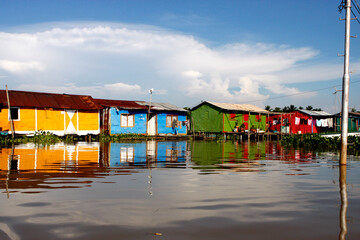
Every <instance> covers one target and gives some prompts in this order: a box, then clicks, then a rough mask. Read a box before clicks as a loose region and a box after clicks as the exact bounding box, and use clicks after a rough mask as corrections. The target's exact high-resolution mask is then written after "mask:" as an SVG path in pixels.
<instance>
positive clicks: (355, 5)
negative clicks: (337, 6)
mask: <svg viewBox="0 0 360 240" xmlns="http://www.w3.org/2000/svg"><path fill="white" fill-rule="evenodd" d="M351 2H352V4H353V6H354V8H355V9H356V11H357V12H358V13H359V14H360V7H359V4H358V3H357V1H356V0H351ZM351 13H352V14H353V15H354V17H355V19H356V21H357V22H358V23H359V24H360V21H359V19H358V18H357V16H356V14H355V13H354V11H353V10H352V9H351Z"/></svg>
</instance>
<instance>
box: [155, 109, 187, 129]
mask: <svg viewBox="0 0 360 240" xmlns="http://www.w3.org/2000/svg"><path fill="white" fill-rule="evenodd" d="M167 115H177V116H178V121H185V120H186V113H179V112H166V113H158V114H157V124H158V134H174V131H173V129H172V128H171V127H166V116H167ZM176 130H177V133H178V134H186V132H187V131H186V126H181V127H178V128H176Z"/></svg>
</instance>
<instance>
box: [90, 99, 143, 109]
mask: <svg viewBox="0 0 360 240" xmlns="http://www.w3.org/2000/svg"><path fill="white" fill-rule="evenodd" d="M94 101H95V102H96V103H97V104H99V105H101V106H104V107H115V108H119V109H144V110H147V109H148V107H146V106H144V105H140V104H138V103H137V102H136V101H128V100H110V99H94Z"/></svg>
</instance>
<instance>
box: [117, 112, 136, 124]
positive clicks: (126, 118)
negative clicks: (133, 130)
mask: <svg viewBox="0 0 360 240" xmlns="http://www.w3.org/2000/svg"><path fill="white" fill-rule="evenodd" d="M120 122H121V127H134V126H135V116H134V114H121V117H120Z"/></svg>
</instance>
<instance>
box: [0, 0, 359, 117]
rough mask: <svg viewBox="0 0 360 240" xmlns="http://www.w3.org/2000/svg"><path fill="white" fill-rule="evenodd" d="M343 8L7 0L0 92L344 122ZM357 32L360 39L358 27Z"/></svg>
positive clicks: (354, 48)
mask: <svg viewBox="0 0 360 240" xmlns="http://www.w3.org/2000/svg"><path fill="white" fill-rule="evenodd" d="M339 3H340V0H339V1H336V0H334V1H328V0H312V1H310V0H302V1H289V0H287V1H285V0H274V1H268V0H267V1H265V0H263V1H260V0H259V1H256V0H254V1H227V0H222V1H219V0H218V1H215V0H207V1H196V0H192V1H187V0H183V1H172V0H163V1H159V0H156V1H155V0H147V1H145V0H143V1H139V0H132V1H121V0H118V1H110V0H101V1H100V0H86V1H85V0H84V1H76V0H71V1H70V0H51V1H50V0H48V1H36V0H32V1H20V0H12V1H4V0H2V1H0V43H2V44H0V81H1V82H2V85H3V86H2V87H4V85H5V84H8V86H9V88H10V89H17V90H28V91H47V92H61V93H62V92H66V93H75V94H89V95H92V96H93V97H96V98H112V99H129V100H148V99H149V94H148V93H147V90H148V89H150V88H154V89H155V91H154V93H153V99H154V101H158V102H169V103H173V104H176V105H179V106H183V107H184V106H194V105H196V104H198V103H199V102H200V101H201V100H209V101H216V102H229V103H251V104H255V105H258V106H260V107H264V106H265V105H270V106H272V107H275V106H280V107H282V106H285V105H290V104H294V105H295V106H304V107H305V106H308V105H312V106H313V107H320V108H322V109H324V110H327V111H329V112H336V111H340V108H339V102H337V101H336V99H337V98H338V99H341V95H340V92H339V93H338V94H337V95H334V94H333V93H334V91H335V89H334V88H331V87H332V86H335V87H336V89H341V81H342V74H343V58H342V57H337V54H338V53H340V54H341V53H342V52H343V46H344V21H339V18H340V17H341V18H343V17H344V13H342V14H340V13H339V12H338V5H339ZM351 28H352V29H351V32H352V35H356V34H358V35H359V30H360V25H359V24H358V23H357V22H356V21H352V25H351ZM358 41H359V39H356V38H353V39H352V40H351V60H350V70H351V71H352V72H353V73H352V74H351V77H350V80H351V82H354V83H353V84H351V86H350V104H349V105H350V107H355V108H356V109H358V110H360V97H359V94H358V92H359V90H360V78H359V72H360V71H359V67H360V61H359V58H358V57H359V56H360V48H359V43H358ZM317 89H323V90H318V91H314V90H317ZM309 91H312V92H309ZM288 95H292V96H288Z"/></svg>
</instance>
